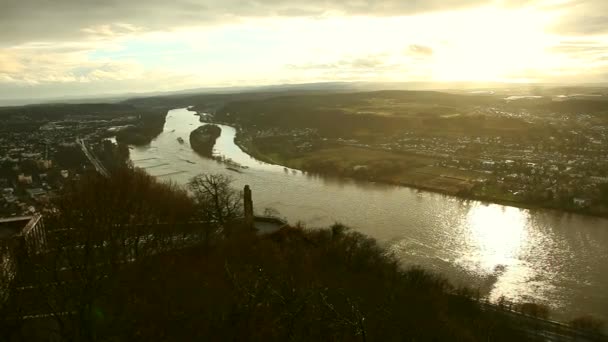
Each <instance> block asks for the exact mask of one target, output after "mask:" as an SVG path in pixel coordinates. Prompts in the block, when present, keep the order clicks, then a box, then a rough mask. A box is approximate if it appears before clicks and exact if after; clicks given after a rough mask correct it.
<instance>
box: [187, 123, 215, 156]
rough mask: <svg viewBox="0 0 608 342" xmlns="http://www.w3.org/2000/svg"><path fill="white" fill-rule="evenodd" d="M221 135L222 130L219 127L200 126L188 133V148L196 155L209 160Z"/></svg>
mask: <svg viewBox="0 0 608 342" xmlns="http://www.w3.org/2000/svg"><path fill="white" fill-rule="evenodd" d="M221 134H222V129H221V128H220V127H219V126H216V125H204V126H201V127H199V128H197V129H195V130H194V131H192V133H190V146H192V149H193V150H194V151H195V152H196V153H198V154H200V155H202V156H204V157H208V158H211V157H213V146H214V145H215V141H216V140H217V138H218V137H219V136H220V135H221Z"/></svg>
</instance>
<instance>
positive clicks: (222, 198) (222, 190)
mask: <svg viewBox="0 0 608 342" xmlns="http://www.w3.org/2000/svg"><path fill="white" fill-rule="evenodd" d="M232 182H233V179H232V178H231V177H229V176H226V175H222V174H200V175H198V176H196V177H194V178H192V179H191V180H190V182H189V183H188V188H189V189H190V191H191V192H192V194H193V195H194V200H195V202H196V205H197V209H198V215H199V219H200V220H201V221H203V222H206V223H208V224H210V225H212V226H215V227H218V228H221V227H223V226H224V225H225V224H226V223H228V222H230V221H232V220H234V219H236V218H238V217H241V216H243V204H242V203H243V202H242V201H243V199H242V194H241V192H240V191H237V190H235V189H233V188H232V186H231V185H232Z"/></svg>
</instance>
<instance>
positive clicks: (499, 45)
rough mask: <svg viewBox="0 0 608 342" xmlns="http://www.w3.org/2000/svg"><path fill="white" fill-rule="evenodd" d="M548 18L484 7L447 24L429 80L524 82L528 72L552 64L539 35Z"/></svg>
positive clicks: (548, 41) (546, 42) (547, 40)
mask: <svg viewBox="0 0 608 342" xmlns="http://www.w3.org/2000/svg"><path fill="white" fill-rule="evenodd" d="M550 20H551V17H550V16H548V15H547V14H546V13H540V12H535V11H532V10H499V9H483V10H477V11H471V12H470V13H468V14H462V15H459V16H457V17H455V20H453V21H450V20H449V18H446V21H445V22H444V24H443V25H442V29H443V30H445V31H448V32H452V33H451V34H450V37H449V38H448V39H447V40H446V41H445V43H444V44H442V45H441V46H440V48H438V49H437V54H436V56H435V59H434V61H433V62H434V67H433V77H434V79H435V80H438V81H518V82H520V81H527V80H533V78H534V74H533V73H530V71H532V70H539V69H543V68H545V67H547V66H549V65H551V58H550V56H549V55H548V53H547V51H546V50H547V47H549V46H551V44H553V43H554V40H555V39H554V38H553V37H552V36H550V35H548V34H546V33H545V32H544V27H546V25H548V23H549V22H550Z"/></svg>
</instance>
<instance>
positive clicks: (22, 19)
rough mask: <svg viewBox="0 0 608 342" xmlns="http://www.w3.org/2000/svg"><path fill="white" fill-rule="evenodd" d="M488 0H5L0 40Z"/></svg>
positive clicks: (406, 10) (438, 7) (390, 12)
mask: <svg viewBox="0 0 608 342" xmlns="http://www.w3.org/2000/svg"><path fill="white" fill-rule="evenodd" d="M490 2H492V1H491V0H425V1H417V0H416V1H404V0H358V1H328V0H264V1H258V0H223V1H216V0H199V1H195V0H171V1H166V0H129V1H124V0H95V1H83V0H53V1H47V0H3V4H2V8H1V10H0V42H1V43H0V44H5V46H7V45H9V44H13V45H14V44H19V43H23V42H30V41H57V40H66V39H73V38H74V37H79V35H87V34H89V35H90V34H93V35H98V36H115V35H117V34H128V33H130V32H132V31H133V30H143V29H145V30H170V29H172V28H176V27H181V26H201V25H208V24H213V23H218V22H223V23H225V22H235V21H238V20H239V19H241V18H260V17H314V16H323V15H327V14H332V13H333V14H339V15H365V16H395V15H410V14H416V13H422V12H430V11H446V10H451V9H460V8H466V7H472V6H478V5H482V4H486V3H490Z"/></svg>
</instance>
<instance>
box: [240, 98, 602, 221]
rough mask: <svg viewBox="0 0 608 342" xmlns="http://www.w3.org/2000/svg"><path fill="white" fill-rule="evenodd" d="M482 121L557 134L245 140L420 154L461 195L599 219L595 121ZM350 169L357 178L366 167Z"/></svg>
mask: <svg viewBox="0 0 608 342" xmlns="http://www.w3.org/2000/svg"><path fill="white" fill-rule="evenodd" d="M478 114H479V113H478ZM482 114H483V115H497V116H505V117H518V118H525V119H526V120H527V121H529V122H534V123H536V124H542V125H549V126H551V127H553V128H555V129H554V131H555V132H556V134H555V135H554V136H548V137H536V136H533V135H521V136H513V137H500V136H489V135H481V134H480V136H449V135H441V134H429V133H428V132H426V133H424V134H421V133H420V132H416V131H404V132H402V133H401V134H398V135H392V136H386V137H383V138H381V139H377V140H376V141H375V142H373V143H370V142H363V141H358V140H356V139H345V138H335V137H327V136H322V135H321V134H320V133H319V132H318V131H317V130H315V129H309V128H300V129H290V130H286V129H279V128H270V129H251V128H250V129H249V130H248V133H247V139H249V140H252V139H257V140H258V141H264V140H265V141H274V142H276V144H280V145H282V146H293V151H292V152H293V153H295V154H296V155H298V154H299V155H306V154H308V155H310V154H314V153H315V152H316V151H318V150H320V149H322V148H326V147H328V146H330V147H331V146H350V147H355V148H364V149H370V150H378V151H387V152H393V153H397V154H399V153H402V154H410V155H418V156H422V157H425V158H429V159H431V160H435V162H434V163H433V165H432V166H433V167H434V169H433V172H435V171H436V172H439V173H442V174H444V175H445V177H454V175H458V176H456V177H462V178H463V179H467V181H470V183H471V184H472V186H471V187H470V189H469V190H468V191H467V193H463V194H462V195H464V196H469V195H470V196H472V197H474V198H488V199H498V200H506V201H512V202H521V203H530V204H534V203H543V206H548V207H555V208H559V209H571V210H575V211H581V212H587V211H595V212H596V213H600V214H604V212H603V210H605V207H606V203H608V127H606V126H604V125H597V124H595V123H594V121H593V117H592V116H588V115H584V114H578V115H561V116H560V115H547V116H543V117H541V116H537V115H533V114H531V113H507V112H503V111H499V110H497V109H492V108H486V109H485V111H483V113H482ZM352 167H353V168H354V169H355V170H352V171H353V174H355V175H356V172H357V171H359V170H361V169H366V168H370V167H371V166H369V165H356V166H352ZM605 214H608V212H606V213H605Z"/></svg>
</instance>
